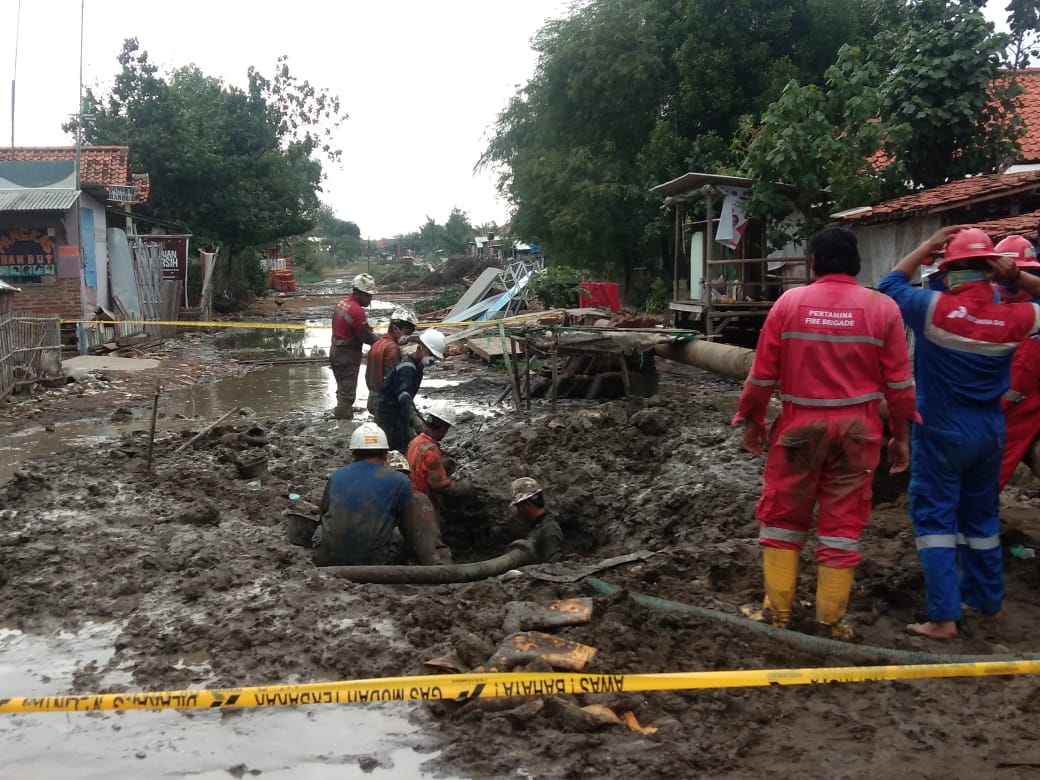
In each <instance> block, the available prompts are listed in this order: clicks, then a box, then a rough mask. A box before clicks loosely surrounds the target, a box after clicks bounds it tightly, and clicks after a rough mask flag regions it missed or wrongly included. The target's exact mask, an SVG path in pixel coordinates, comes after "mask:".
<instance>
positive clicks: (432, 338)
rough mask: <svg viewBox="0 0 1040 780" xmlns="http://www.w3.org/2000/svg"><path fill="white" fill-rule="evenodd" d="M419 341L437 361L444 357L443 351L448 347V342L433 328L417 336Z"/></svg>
mask: <svg viewBox="0 0 1040 780" xmlns="http://www.w3.org/2000/svg"><path fill="white" fill-rule="evenodd" d="M419 341H421V342H422V343H423V345H424V346H425V347H426V348H427V349H428V350H430V352H431V353H432V354H433V356H434V357H435V358H437V359H438V360H439V359H441V358H442V357H444V349H445V347H447V346H448V341H447V339H445V338H444V334H443V333H441V332H440V331H439V330H435V329H433V328H430V329H429V330H424V331H423V332H422V334H420V336H419Z"/></svg>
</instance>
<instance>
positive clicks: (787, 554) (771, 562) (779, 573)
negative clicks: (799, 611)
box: [762, 547, 799, 628]
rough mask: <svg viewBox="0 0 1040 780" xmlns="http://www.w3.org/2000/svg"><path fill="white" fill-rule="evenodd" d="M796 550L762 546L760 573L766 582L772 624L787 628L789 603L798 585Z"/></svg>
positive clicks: (789, 615) (766, 601) (789, 610)
mask: <svg viewBox="0 0 1040 780" xmlns="http://www.w3.org/2000/svg"><path fill="white" fill-rule="evenodd" d="M798 554H799V553H798V550H780V549H778V548H776V547H763V548H762V573H763V576H764V579H765V584H766V600H765V603H764V604H763V606H765V605H766V604H768V605H769V612H770V615H771V616H772V619H773V625H774V626H778V627H779V628H787V626H788V624H789V623H790V622H791V604H793V603H794V591H795V588H796V587H797V586H798Z"/></svg>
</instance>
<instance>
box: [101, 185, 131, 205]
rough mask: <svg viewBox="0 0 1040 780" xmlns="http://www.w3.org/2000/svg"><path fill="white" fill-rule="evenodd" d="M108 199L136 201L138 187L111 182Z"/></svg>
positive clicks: (117, 201) (118, 201) (113, 200)
mask: <svg viewBox="0 0 1040 780" xmlns="http://www.w3.org/2000/svg"><path fill="white" fill-rule="evenodd" d="M108 199H109V201H110V202H112V203H136V202H137V187H136V186H134V185H129V186H124V185H119V184H114V185H113V184H110V185H109V187H108Z"/></svg>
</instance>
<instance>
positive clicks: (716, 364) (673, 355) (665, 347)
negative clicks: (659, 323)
mask: <svg viewBox="0 0 1040 780" xmlns="http://www.w3.org/2000/svg"><path fill="white" fill-rule="evenodd" d="M654 352H656V353H657V354H658V355H659V356H660V357H663V358H668V359H669V360H674V361H676V362H677V363H683V364H685V365H687V366H693V367H694V368H703V369H704V370H705V371H711V372H712V373H713V374H720V375H722V376H728V377H730V378H731V379H745V378H747V375H748V372H749V371H750V370H751V362H752V361H753V360H754V359H755V350H753V349H746V348H745V347H734V346H731V345H730V344H716V343H715V342H714V341H704V340H702V339H696V340H694V341H688V342H686V343H683V344H658V345H656V346H655V347H654Z"/></svg>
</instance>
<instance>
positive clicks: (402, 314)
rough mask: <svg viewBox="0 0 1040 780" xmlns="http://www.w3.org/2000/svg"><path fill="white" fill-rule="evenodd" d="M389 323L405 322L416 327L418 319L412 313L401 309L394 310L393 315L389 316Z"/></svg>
mask: <svg viewBox="0 0 1040 780" xmlns="http://www.w3.org/2000/svg"><path fill="white" fill-rule="evenodd" d="M390 322H407V323H408V324H410V325H417V324H418V323H419V318H418V317H417V316H416V315H415V312H414V311H410V310H409V309H405V308H403V307H401V308H397V309H394V312H393V314H391V315H390Z"/></svg>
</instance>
